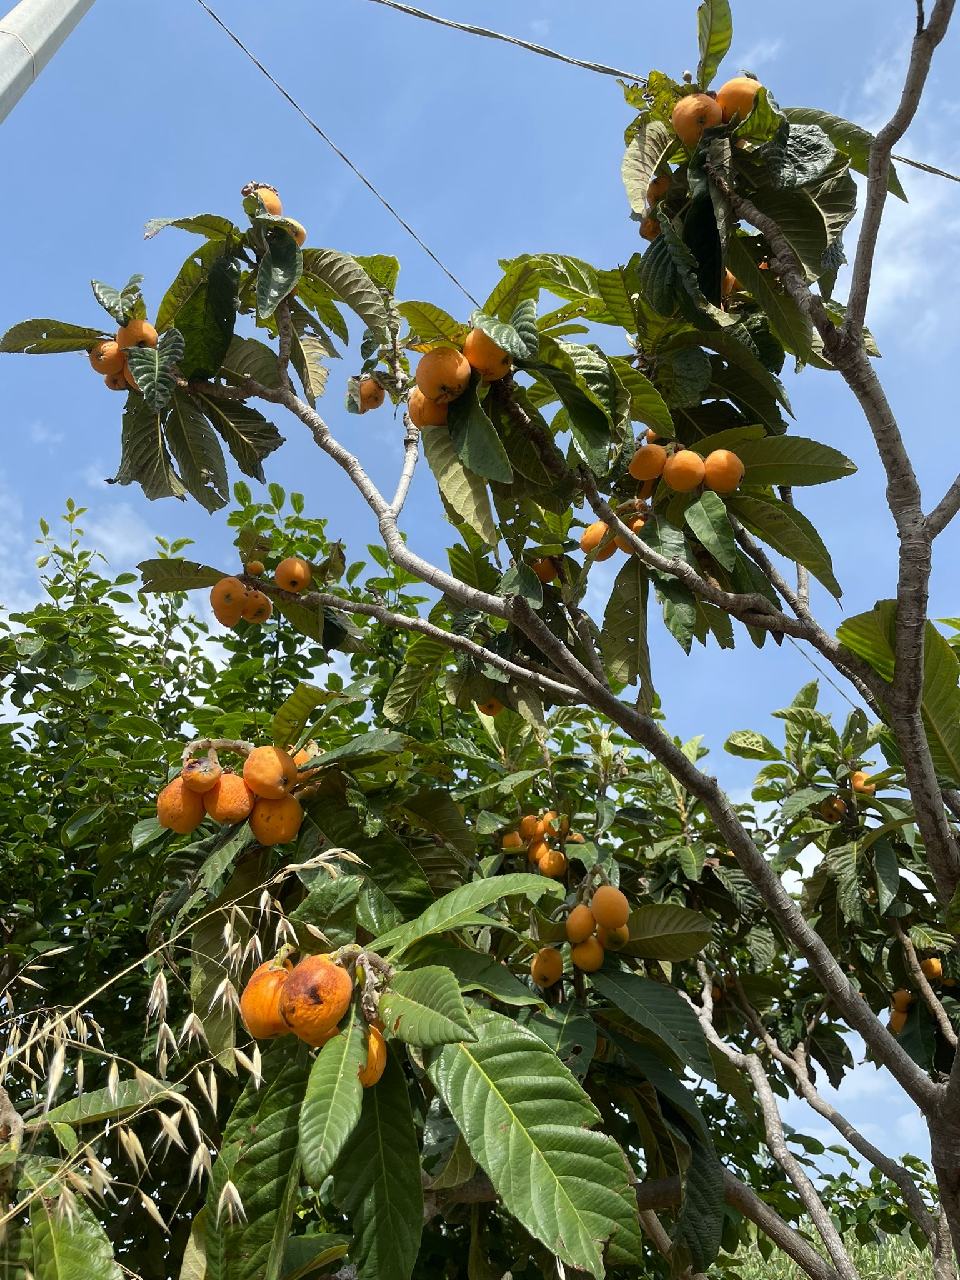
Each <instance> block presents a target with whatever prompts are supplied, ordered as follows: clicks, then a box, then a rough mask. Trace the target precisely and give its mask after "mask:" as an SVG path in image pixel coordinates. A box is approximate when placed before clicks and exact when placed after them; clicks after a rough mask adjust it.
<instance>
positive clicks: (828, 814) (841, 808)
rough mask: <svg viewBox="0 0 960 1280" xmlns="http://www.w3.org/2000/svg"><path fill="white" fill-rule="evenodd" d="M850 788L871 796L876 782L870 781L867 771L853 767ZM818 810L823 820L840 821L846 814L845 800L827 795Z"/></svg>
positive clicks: (862, 794) (875, 787)
mask: <svg viewBox="0 0 960 1280" xmlns="http://www.w3.org/2000/svg"><path fill="white" fill-rule="evenodd" d="M850 789H851V791H855V792H856V793H857V795H861V796H872V795H875V794H876V790H877V784H876V783H875V782H871V780H870V775H869V773H864V771H863V770H862V769H854V771H853V773H851V775H850ZM818 812H819V814H820V817H821V818H823V820H824V821H825V822H841V821H842V820H843V818H844V817H845V816H846V812H847V802H846V800H844V799H843V797H842V796H827V798H826V799H825V800H824V801H823V803H822V804H821V805H820V806H819V810H818Z"/></svg>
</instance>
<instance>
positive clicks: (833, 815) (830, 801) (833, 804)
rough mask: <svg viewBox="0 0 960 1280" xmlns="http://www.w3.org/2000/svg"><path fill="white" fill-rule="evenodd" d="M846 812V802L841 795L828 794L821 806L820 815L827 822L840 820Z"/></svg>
mask: <svg viewBox="0 0 960 1280" xmlns="http://www.w3.org/2000/svg"><path fill="white" fill-rule="evenodd" d="M846 812H847V806H846V802H845V801H843V800H841V799H840V797H839V796H828V797H827V799H826V800H824V802H823V804H821V806H820V817H821V818H825V819H826V821H827V822H839V821H840V819H841V818H842V817H843V815H844V814H845V813H846Z"/></svg>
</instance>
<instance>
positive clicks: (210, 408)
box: [197, 391, 284, 484]
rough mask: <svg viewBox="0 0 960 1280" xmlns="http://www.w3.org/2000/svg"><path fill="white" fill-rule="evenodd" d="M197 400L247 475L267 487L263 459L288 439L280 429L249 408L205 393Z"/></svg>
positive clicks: (235, 460)
mask: <svg viewBox="0 0 960 1280" xmlns="http://www.w3.org/2000/svg"><path fill="white" fill-rule="evenodd" d="M197 398H198V399H199V401H200V403H201V404H202V405H203V412H204V413H205V414H206V416H207V417H208V418H209V419H210V423H211V425H212V426H213V427H214V429H215V430H216V431H217V432H218V433H219V435H220V437H221V438H222V440H223V442H224V444H225V445H226V446H227V448H228V449H229V450H230V453H231V455H232V457H233V460H234V462H236V464H237V466H238V467H239V468H240V470H241V471H242V472H243V474H244V475H245V476H250V477H251V478H252V479H254V480H259V481H260V483H261V484H265V483H266V476H265V475H264V474H263V466H262V462H263V459H264V458H266V457H268V456H269V455H270V454H271V453H273V451H274V449H279V448H280V446H281V445H282V444H283V439H284V438H283V436H282V435H281V434H280V432H279V431H278V430H277V428H276V427H275V426H274V425H273V423H272V422H268V421H267V419H266V418H265V417H264V416H263V414H262V413H258V412H257V410H256V409H251V408H250V407H249V405H245V404H238V403H237V402H236V401H235V400H217V399H215V398H214V397H213V396H208V395H206V394H204V393H203V392H202V391H201V392H198V393H197Z"/></svg>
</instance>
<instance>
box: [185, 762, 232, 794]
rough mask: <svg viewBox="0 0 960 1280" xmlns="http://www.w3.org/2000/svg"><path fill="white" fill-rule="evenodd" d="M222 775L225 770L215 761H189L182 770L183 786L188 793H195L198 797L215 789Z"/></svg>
mask: <svg viewBox="0 0 960 1280" xmlns="http://www.w3.org/2000/svg"><path fill="white" fill-rule="evenodd" d="M222 774H223V769H222V768H221V766H220V765H219V764H215V763H214V761H213V760H188V761H187V763H186V764H185V765H184V766H183V768H182V769H181V770H180V777H181V778H182V779H183V785H184V786H185V787H186V788H187V790H188V791H195V792H196V793H197V795H198V796H202V795H203V793H204V792H205V791H210V790H211V789H212V788H213V787H215V786H216V785H217V783H218V782H219V781H220V778H221V776H222Z"/></svg>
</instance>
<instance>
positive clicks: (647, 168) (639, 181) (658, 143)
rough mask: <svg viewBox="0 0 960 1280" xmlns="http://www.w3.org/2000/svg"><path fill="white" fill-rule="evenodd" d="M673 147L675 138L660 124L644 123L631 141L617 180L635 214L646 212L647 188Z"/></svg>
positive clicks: (661, 122)
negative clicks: (623, 188) (619, 180)
mask: <svg viewBox="0 0 960 1280" xmlns="http://www.w3.org/2000/svg"><path fill="white" fill-rule="evenodd" d="M676 146H677V138H676V135H675V134H674V133H673V132H672V130H670V129H668V128H667V126H666V125H665V124H664V123H663V121H662V120H652V119H651V120H645V121H644V122H643V123H642V124H641V125H640V127H639V129H638V130H637V132H636V133H635V134H634V136H633V137H632V138H631V140H630V143H629V145H628V147H627V149H626V151H625V153H624V156H623V163H622V165H621V166H620V176H621V177H622V178H623V185H624V187H625V188H626V192H627V199H628V200H629V201H630V208H631V209H632V210H633V212H634V213H638V214H641V215H643V214H645V213H646V212H647V188H648V187H649V186H650V183H651V182H652V181H653V179H654V177H655V176H656V174H657V172H658V171H659V170H660V169H661V168H662V166H663V164H664V163H665V161H666V160H667V158H668V156H669V155H670V154H671V152H673V151H674V150H675V149H676Z"/></svg>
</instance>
